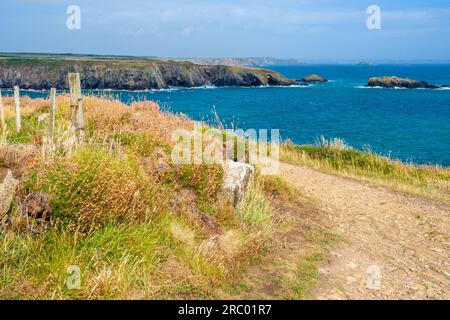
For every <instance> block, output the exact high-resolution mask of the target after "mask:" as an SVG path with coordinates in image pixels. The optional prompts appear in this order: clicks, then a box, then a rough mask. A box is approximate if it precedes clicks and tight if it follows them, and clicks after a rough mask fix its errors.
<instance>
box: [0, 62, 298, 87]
mask: <svg viewBox="0 0 450 320" xmlns="http://www.w3.org/2000/svg"><path fill="white" fill-rule="evenodd" d="M70 72H78V73H80V74H81V84H82V87H83V88H84V89H117V90H146V89H164V88H170V87H200V86H209V85H210V86H217V87H223V86H243V87H251V86H266V85H272V86H286V85H293V84H295V83H296V82H295V81H294V80H289V79H287V78H286V77H284V76H283V75H281V74H279V73H277V72H275V71H270V70H264V69H257V68H244V67H231V66H220V65H217V66H212V65H197V64H194V63H191V62H177V61H161V60H152V59H142V60H139V59H128V60H127V59H98V58H89V57H86V58H79V57H66V58H62V57H57V58H53V57H35V56H33V57H0V87H1V88H12V87H13V86H16V85H17V86H20V88H21V89H35V90H43V89H50V88H52V87H55V88H57V89H66V88H67V83H66V82H67V81H66V77H67V74H68V73H70Z"/></svg>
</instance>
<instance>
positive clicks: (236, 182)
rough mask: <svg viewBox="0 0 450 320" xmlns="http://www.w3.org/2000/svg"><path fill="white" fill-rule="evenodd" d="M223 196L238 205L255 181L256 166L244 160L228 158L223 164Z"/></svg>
mask: <svg viewBox="0 0 450 320" xmlns="http://www.w3.org/2000/svg"><path fill="white" fill-rule="evenodd" d="M223 168H224V184H223V187H222V194H221V196H222V198H224V199H225V200H226V201H229V202H230V203H232V204H233V205H234V206H237V205H238V203H239V201H240V200H241V199H242V198H243V196H244V194H245V192H246V191H247V189H248V187H249V186H250V184H251V183H252V181H253V177H254V174H255V168H254V167H253V166H251V165H249V164H246V163H242V162H234V161H231V160H227V161H226V162H224V164H223Z"/></svg>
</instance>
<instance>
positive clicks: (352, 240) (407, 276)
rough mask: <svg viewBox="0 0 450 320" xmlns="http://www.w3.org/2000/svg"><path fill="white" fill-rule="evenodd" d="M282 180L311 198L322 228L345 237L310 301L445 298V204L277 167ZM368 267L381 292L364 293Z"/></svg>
mask: <svg viewBox="0 0 450 320" xmlns="http://www.w3.org/2000/svg"><path fill="white" fill-rule="evenodd" d="M280 175H281V176H282V177H283V178H284V179H285V180H286V181H287V182H288V183H290V184H291V185H292V186H294V187H295V188H296V189H298V190H299V191H300V192H301V193H303V194H305V195H306V196H308V197H310V198H312V199H315V200H316V201H317V203H318V205H319V207H320V216H321V217H320V224H321V225H322V226H323V227H324V228H325V229H326V230H329V231H331V232H333V233H335V234H337V235H339V236H341V237H342V238H343V239H344V241H342V242H339V244H337V245H336V246H335V248H333V249H332V250H331V251H330V252H328V253H327V259H325V260H324V262H323V263H321V265H320V268H319V282H318V285H317V286H316V287H315V288H314V289H313V290H312V298H316V299H450V210H449V206H448V205H446V204H444V203H439V202H436V201H432V200H428V199H425V198H421V197H414V196H409V195H405V194H402V193H397V192H394V191H390V190H387V189H384V188H378V187H374V186H370V185H368V184H367V183H363V182H360V181H356V180H353V179H348V178H343V177H338V176H334V175H330V174H325V173H321V172H318V171H316V170H313V169H310V168H306V167H301V166H294V165H288V164H282V165H281V172H280ZM370 266H377V267H378V268H379V269H380V271H381V289H368V288H367V270H368V268H369V267H370ZM372 279H373V278H372ZM375 288H376V283H375Z"/></svg>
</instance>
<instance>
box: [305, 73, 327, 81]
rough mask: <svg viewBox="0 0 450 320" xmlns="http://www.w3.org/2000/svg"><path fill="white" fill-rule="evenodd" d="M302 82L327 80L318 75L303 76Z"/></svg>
mask: <svg viewBox="0 0 450 320" xmlns="http://www.w3.org/2000/svg"><path fill="white" fill-rule="evenodd" d="M301 81H302V82H327V81H328V80H327V79H326V78H324V77H322V76H320V75H318V74H310V75H307V76H304V77H303V79H302V80H301Z"/></svg>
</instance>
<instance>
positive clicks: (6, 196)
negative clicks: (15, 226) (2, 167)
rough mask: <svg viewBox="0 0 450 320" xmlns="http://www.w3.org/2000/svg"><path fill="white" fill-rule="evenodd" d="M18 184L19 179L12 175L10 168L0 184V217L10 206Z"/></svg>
mask: <svg viewBox="0 0 450 320" xmlns="http://www.w3.org/2000/svg"><path fill="white" fill-rule="evenodd" d="M18 185H19V181H18V180H17V179H15V178H14V177H13V175H12V172H11V170H9V171H8V174H7V175H6V177H5V180H4V181H3V183H1V184H0V219H1V218H2V217H4V216H5V215H6V214H7V213H8V211H9V209H10V208H11V204H12V202H13V200H14V197H15V195H16V190H17V186H18Z"/></svg>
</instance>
